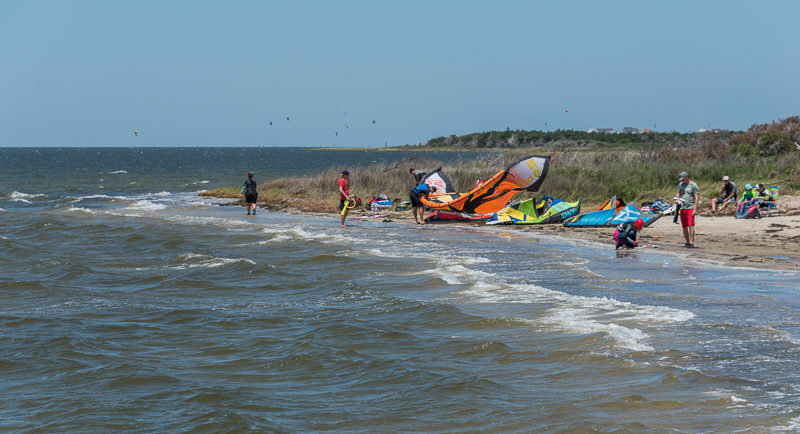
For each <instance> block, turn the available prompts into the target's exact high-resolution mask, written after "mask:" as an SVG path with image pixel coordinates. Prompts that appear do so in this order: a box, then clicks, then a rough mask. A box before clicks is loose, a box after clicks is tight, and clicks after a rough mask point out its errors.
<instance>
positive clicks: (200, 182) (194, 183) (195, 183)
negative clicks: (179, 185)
mask: <svg viewBox="0 0 800 434" xmlns="http://www.w3.org/2000/svg"><path fill="white" fill-rule="evenodd" d="M209 182H211V181H206V180H205V179H204V180H202V181H197V182H193V183H192V185H198V184H208V183H209Z"/></svg>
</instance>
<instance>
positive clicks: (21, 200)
mask: <svg viewBox="0 0 800 434" xmlns="http://www.w3.org/2000/svg"><path fill="white" fill-rule="evenodd" d="M11 202H23V203H31V201H29V200H28V199H23V198H21V197H15V198H13V199H11Z"/></svg>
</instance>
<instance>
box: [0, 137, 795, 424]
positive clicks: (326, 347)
mask: <svg viewBox="0 0 800 434" xmlns="http://www.w3.org/2000/svg"><path fill="white" fill-rule="evenodd" d="M409 156H413V153H379V152H372V151H368V152H365V151H319V150H304V149H270V148H258V149H249V150H248V149H235V148H223V149H208V148H202V149H154V148H144V149H69V148H63V149H52V148H47V149H45V148H39V149H10V148H6V149H0V165H1V166H2V171H1V172H0V188H1V190H0V299H2V303H0V339H2V346H0V381H1V382H2V387H0V429H2V430H7V431H47V432H49V431H81V432H107V431H112V430H113V431H132V432H153V431H211V432H228V431H234V432H245V431H250V430H252V431H268V432H308V431H345V432H359V431H360V432H364V431H366V432H396V431H416V432H419V431H423V432H431V431H433V432H462V431H492V432H503V431H513V432H520V431H521V432H558V431H566V432H586V431H599V432H619V431H621V432H796V431H798V430H800V407H798V404H797V403H798V402H800V297H799V296H798V291H800V288H799V287H800V277H798V275H797V274H796V273H790V272H781V271H776V270H767V269H763V270H754V269H739V268H723V267H717V266H713V265H708V264H701V263H697V262H692V261H687V260H685V259H684V258H682V257H680V256H674V255H667V254H663V253H661V252H658V251H656V250H652V249H650V250H646V251H642V252H639V253H638V254H637V255H634V256H626V257H621V258H618V257H617V256H616V255H615V253H614V251H613V250H612V249H609V248H608V247H607V246H600V245H594V244H587V243H579V242H572V241H568V240H564V239H559V238H550V237H544V236H540V235H536V234H531V233H527V232H521V231H517V230H514V229H513V228H507V227H506V228H503V227H482V226H461V225H426V226H411V225H405V224H398V223H393V222H387V223H384V222H380V221H378V220H363V221H359V220H352V219H351V220H349V225H348V226H347V227H345V228H340V227H339V226H338V220H337V219H336V217H335V216H331V217H304V216H298V215H289V214H284V213H277V212H266V211H263V212H260V213H259V215H258V216H257V217H255V218H254V217H247V216H245V215H244V211H243V209H242V208H239V207H230V206H218V204H217V203H215V201H214V200H209V199H207V198H200V197H198V196H197V191H198V190H202V189H204V188H211V187H218V186H230V185H238V184H239V183H240V182H241V179H240V178H241V175H242V173H243V172H244V171H245V170H247V169H250V168H254V167H255V168H258V172H257V173H265V175H264V176H262V177H261V179H264V178H265V177H268V176H269V175H267V174H266V173H269V174H273V173H274V174H276V175H279V174H301V173H307V172H311V171H314V170H319V169H321V168H327V167H339V166H348V167H351V168H352V167H355V166H356V165H357V164H359V163H360V164H366V163H369V162H371V161H400V160H402V159H404V158H407V157H409ZM426 156H427V154H426ZM435 158H445V159H447V158H470V156H469V155H461V156H457V155H452V154H443V155H436V156H435ZM254 161H256V162H257V163H254Z"/></svg>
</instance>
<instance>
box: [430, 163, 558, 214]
mask: <svg viewBox="0 0 800 434" xmlns="http://www.w3.org/2000/svg"><path fill="white" fill-rule="evenodd" d="M549 166H550V157H549V156H547V157H542V156H531V157H528V158H525V159H522V160H520V161H518V162H516V163H514V164H512V165H511V166H509V167H508V168H506V169H503V170H501V171H499V172H497V173H496V174H495V175H494V176H492V177H491V178H489V179H487V180H486V181H484V183H483V184H482V185H481V186H480V187H477V188H473V189H472V190H471V191H470V192H469V193H448V194H442V195H438V196H431V197H429V198H425V197H422V198H420V201H421V202H422V204H423V205H425V206H427V207H428V208H431V209H440V210H447V211H455V212H461V213H469V214H485V213H493V212H497V211H500V210H501V209H503V208H504V207H505V206H506V205H507V204H508V202H509V201H510V200H511V198H512V197H513V196H514V195H516V194H517V193H520V192H522V191H526V190H527V191H537V190H538V189H539V186H540V185H541V184H542V182H544V179H545V177H546V176H547V171H548V169H549ZM437 190H438V188H437ZM445 191H446V190H445Z"/></svg>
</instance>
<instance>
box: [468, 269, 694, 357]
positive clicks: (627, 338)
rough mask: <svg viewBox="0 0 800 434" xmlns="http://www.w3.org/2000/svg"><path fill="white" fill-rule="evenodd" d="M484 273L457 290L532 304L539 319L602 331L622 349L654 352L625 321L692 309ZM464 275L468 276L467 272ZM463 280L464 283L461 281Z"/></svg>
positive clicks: (685, 315)
mask: <svg viewBox="0 0 800 434" xmlns="http://www.w3.org/2000/svg"><path fill="white" fill-rule="evenodd" d="M486 274H489V276H481V275H480V274H476V275H475V276H476V277H477V279H475V280H473V281H472V284H471V285H469V286H468V287H467V288H465V289H463V290H461V291H459V292H458V293H459V294H461V295H464V296H467V297H469V298H470V299H472V300H474V301H476V302H481V303H531V304H538V305H541V306H542V307H543V309H544V311H545V312H546V313H545V314H544V315H542V316H540V317H539V318H538V319H537V320H536V322H537V323H538V324H541V325H545V326H548V327H550V328H553V329H557V330H564V331H570V332H574V333H581V334H584V333H597V332H602V333H606V334H607V335H608V336H610V337H611V338H612V339H614V341H615V342H616V343H617V345H619V346H620V347H621V348H625V349H629V350H633V351H652V350H653V348H652V347H651V346H649V345H647V344H646V343H645V340H646V339H647V337H648V336H647V334H646V333H644V332H642V331H641V330H640V329H638V328H636V327H631V326H629V325H626V324H625V323H637V324H648V325H650V324H665V323H675V322H683V321H688V320H690V319H692V318H694V314H693V313H692V312H689V311H686V310H681V309H674V308H670V307H666V306H648V305H636V304H633V303H629V302H624V301H618V300H615V299H613V298H608V297H586V296H581V295H572V294H568V293H565V292H561V291H555V290H552V289H548V288H545V287H542V286H539V285H535V284H530V283H528V284H508V283H504V282H503V280H502V278H501V277H500V276H497V275H491V273H486ZM462 276H467V277H469V275H468V274H462ZM462 283H463V282H462Z"/></svg>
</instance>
